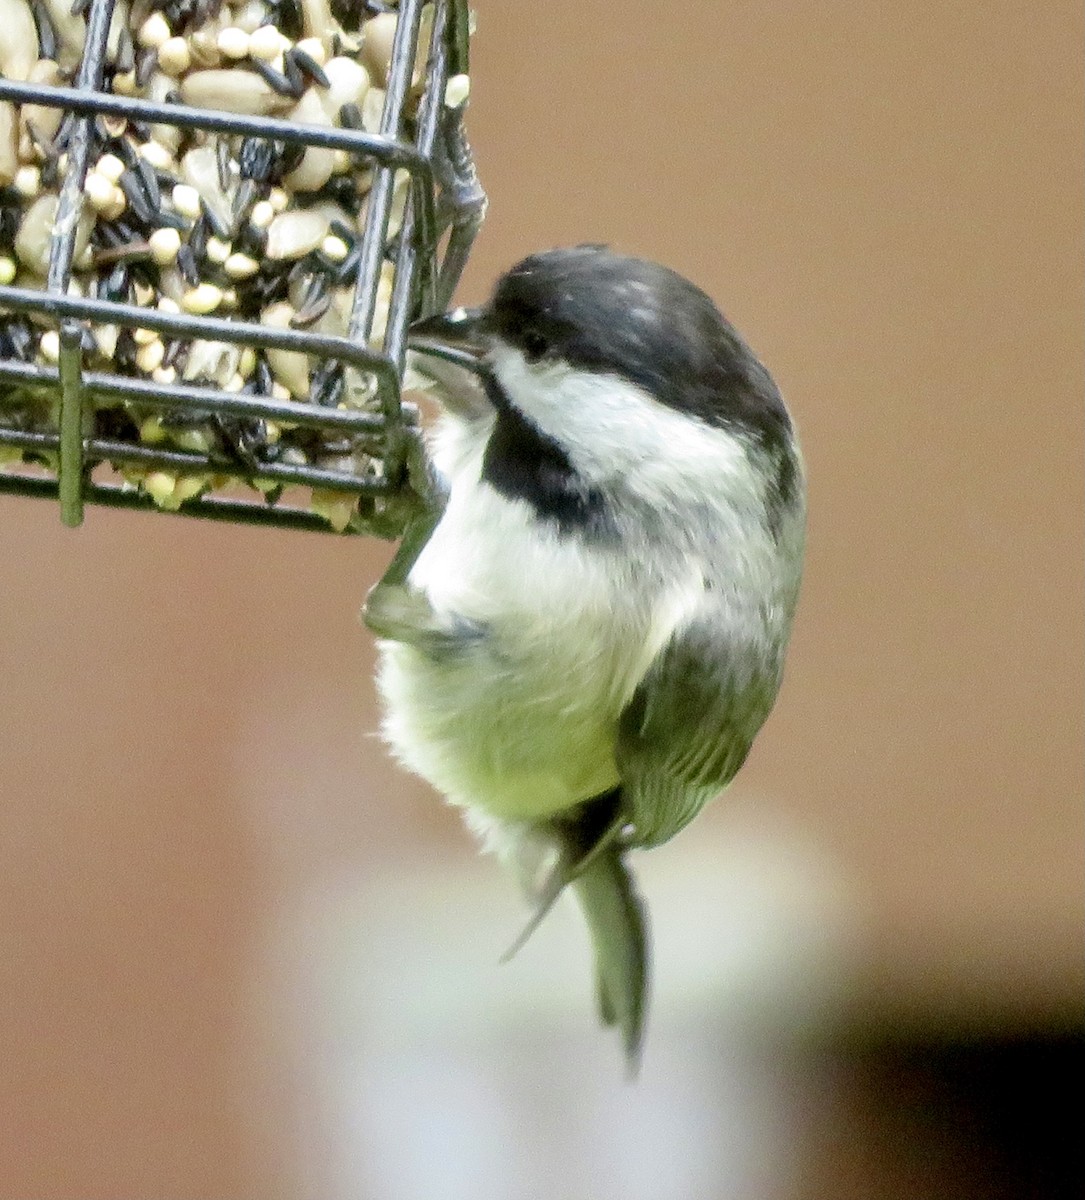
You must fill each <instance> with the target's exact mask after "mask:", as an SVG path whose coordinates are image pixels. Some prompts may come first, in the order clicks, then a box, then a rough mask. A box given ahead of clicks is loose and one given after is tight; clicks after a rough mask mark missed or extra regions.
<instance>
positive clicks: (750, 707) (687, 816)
mask: <svg viewBox="0 0 1085 1200" xmlns="http://www.w3.org/2000/svg"><path fill="white" fill-rule="evenodd" d="M733 628H734V622H733V620H731V621H725V620H724V619H723V612H722V607H721V601H720V600H719V599H718V598H714V593H712V592H706V593H705V595H704V597H703V599H702V601H701V603H700V605H699V606H698V608H697V610H696V611H695V612H694V613H693V615H692V617H691V618H690V619H689V620H687V621H686V622H684V623H683V625H682V626H681V627H680V628H679V629H678V630H677V631H676V632H675V633H674V634H673V635H672V637H671V639H670V641H668V642H667V643H666V645H664V647H663V649H662V650H661V651H660V652H659V654H658V655H657V656H656V658H655V660H654V661H653V662H652V664H651V666H650V667H649V668H648V671H647V672H646V674H645V676H644V678H643V679H642V680H641V682H640V683H639V684H638V686H637V688H636V691H635V692H634V693H633V696H632V698H631V699H630V701H629V703H628V704H627V705H626V707H625V710H624V711H623V712H622V714H621V718H620V721H619V729H618V743H617V749H616V758H617V762H618V772H619V775H620V777H621V781H622V784H621V788H622V807H623V809H624V811H625V813H626V815H627V817H628V821H629V824H630V825H631V826H632V827H633V828H632V831H631V833H630V834H629V836H628V837H627V839H626V841H627V844H632V845H639V846H655V845H658V844H659V843H661V842H665V841H667V840H668V839H669V838H671V837H673V836H674V835H675V834H676V833H677V832H678V831H679V830H680V829H681V828H682V827H683V826H684V825H686V824H688V823H689V822H690V821H691V820H692V819H693V818H694V817H695V816H696V815H697V813H698V812H699V811H700V810H701V808H702V807H703V806H704V805H705V804H706V803H707V802H708V801H709V800H710V799H712V797H713V796H715V795H717V794H718V793H719V792H720V791H721V790H722V789H723V788H724V787H725V786H726V785H727V784H728V783H729V782H730V781H731V779H732V777H733V776H734V774H735V772H736V771H737V770H738V769H739V767H741V766H742V763H743V760H744V759H745V758H746V755H747V753H748V752H749V749H750V746H751V744H752V743H753V739H754V735H755V734H756V733H757V731H758V729H760V727H761V725H762V723H763V722H764V720H765V718H766V717H767V716H768V714H769V711H770V710H771V708H772V705H773V701H774V700H775V698H776V692H777V691H778V689H779V685H780V674H781V665H780V661H779V656H778V655H777V654H776V653H774V652H773V647H772V646H771V645H770V644H769V643H768V642H767V641H764V640H763V639H759V637H758V636H757V631H755V630H751V631H750V636H749V637H748V638H747V639H745V640H743V639H742V638H736V637H735V636H734V634H733ZM729 630H730V631H732V632H728V631H729Z"/></svg>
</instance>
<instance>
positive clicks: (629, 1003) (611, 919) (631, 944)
mask: <svg viewBox="0 0 1085 1200" xmlns="http://www.w3.org/2000/svg"><path fill="white" fill-rule="evenodd" d="M571 882H572V886H573V891H574V892H575V893H576V897H577V900H578V901H579V902H580V907H581V908H582V909H583V910H584V916H585V918H586V919H587V922H588V928H589V930H590V931H591V939H592V946H593V948H594V950H595V974H596V986H597V989H598V996H599V1012H600V1015H601V1016H602V1018H603V1021H604V1023H605V1024H607V1025H615V1026H617V1027H618V1029H619V1031H620V1032H621V1035H622V1042H623V1044H624V1046H625V1054H626V1059H627V1061H628V1063H629V1069H630V1072H631V1073H632V1074H636V1071H637V1068H638V1066H639V1065H640V1052H641V1045H642V1043H643V1040H644V1022H645V1016H646V1014H647V1009H648V974H649V955H648V917H647V911H646V908H645V904H644V901H643V900H642V899H641V898H640V895H639V893H638V892H637V886H636V882H635V881H634V879H633V875H632V872H631V871H630V870H629V867H628V865H627V864H626V861H625V855H624V853H623V851H622V848H621V847H620V846H617V845H611V846H608V847H607V848H606V849H604V850H602V851H600V852H599V853H598V854H596V855H594V856H593V857H592V858H591V860H590V861H589V862H588V863H587V864H586V865H585V866H584V868H583V869H582V870H581V871H579V872H578V873H577V874H576V875H574V877H573V879H572V881H571Z"/></svg>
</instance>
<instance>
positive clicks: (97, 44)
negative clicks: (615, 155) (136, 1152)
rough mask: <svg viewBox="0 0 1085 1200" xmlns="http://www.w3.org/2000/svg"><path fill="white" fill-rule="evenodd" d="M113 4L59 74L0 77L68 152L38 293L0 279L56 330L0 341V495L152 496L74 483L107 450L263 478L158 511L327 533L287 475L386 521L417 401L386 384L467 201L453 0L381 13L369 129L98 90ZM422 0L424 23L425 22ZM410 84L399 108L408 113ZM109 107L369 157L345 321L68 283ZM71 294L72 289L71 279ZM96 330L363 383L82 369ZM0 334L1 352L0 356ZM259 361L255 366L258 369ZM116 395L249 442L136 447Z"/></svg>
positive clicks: (461, 241) (4, 310)
mask: <svg viewBox="0 0 1085 1200" xmlns="http://www.w3.org/2000/svg"><path fill="white" fill-rule="evenodd" d="M114 2H115V0H90V4H89V6H87V7H86V10H85V13H86V41H85V47H84V50H83V53H82V57H81V59H80V61H79V64H78V69H77V71H76V73H75V77H74V79H73V81H72V82H73V86H71V87H62V86H49V85H44V84H39V83H29V82H20V81H14V80H11V79H6V78H0V104H3V103H4V102H10V103H11V104H14V105H22V104H34V105H44V106H48V107H50V108H59V109H61V110H62V112H63V113H64V116H63V120H62V123H61V126H60V131H61V132H60V133H59V134H58V137H61V136H62V137H63V144H64V149H65V151H66V153H67V156H68V157H67V170H66V172H65V174H64V176H63V179H62V180H60V181H59V185H58V197H57V204H56V218H55V222H54V225H53V232H52V235H51V238H50V244H49V254H48V267H47V276H46V278H45V280H44V286H43V287H42V288H41V289H40V290H39V289H37V288H31V287H25V286H10V285H3V286H0V314H6V315H5V316H4V317H2V318H0V320H3V321H5V322H11V321H13V319H15V318H13V316H12V315H13V314H15V315H16V316H18V315H24V316H25V317H26V318H28V319H29V320H30V321H32V322H34V325H35V327H36V328H40V327H42V326H45V327H47V328H53V329H55V330H56V331H57V336H58V341H57V342H56V343H55V345H56V347H57V352H56V355H55V365H54V364H53V363H50V362H41V361H35V359H39V360H40V358H41V354H40V353H38V354H35V355H34V356H33V357H32V356H30V355H29V354H26V353H18V352H16V351H15V349H14V348H13V347H12V346H11V345H7V346H6V347H5V346H4V345H3V344H2V343H0V492H5V493H9V494H19V495H29V496H40V497H51V498H54V499H59V503H60V511H61V518H62V520H63V521H64V523H65V524H67V525H70V526H75V525H78V524H80V523H81V521H82V519H83V508H84V505H85V504H86V503H94V504H104V505H110V506H113V507H124V508H139V509H154V508H155V507H156V506H155V501H154V499H153V498H152V496H150V495H148V494H147V493H146V492H144V491H141V490H139V489H138V488H137V487H135V486H133V485H131V484H125V483H119V482H116V481H113V480H95V479H92V477H91V473H92V471H94V470H95V469H96V468H98V467H99V466H101V465H102V464H108V466H109V467H112V468H114V469H116V470H121V471H123V470H124V468H125V467H127V468H129V469H130V470H131V469H135V471H136V472H140V471H142V472H144V473H146V472H155V471H163V472H170V473H172V474H173V475H174V476H176V477H177V478H182V477H196V478H197V479H208V478H212V479H214V480H215V490H216V491H217V490H219V488H220V487H221V486H222V485H224V484H225V485H226V486H229V485H230V484H238V483H240V484H246V483H248V484H251V483H254V482H257V481H258V482H259V484H260V485H261V487H262V489H263V491H264V492H265V493H270V494H265V495H260V493H259V492H253V493H252V497H253V498H252V499H247V498H240V497H231V496H222V495H214V494H197V495H194V496H192V497H191V498H187V499H185V500H184V502H183V503H180V505H179V507H175V511H179V512H180V513H182V514H185V515H191V516H199V517H208V518H214V519H218V520H226V521H236V522H242V523H251V524H264V525H274V526H286V527H293V528H304V529H313V530H328V529H330V528H331V525H330V524H329V523H328V521H327V520H326V519H325V518H324V517H322V516H320V515H318V514H317V513H315V512H313V511H311V510H309V509H307V508H305V507H303V506H302V505H299V504H290V503H286V502H280V501H279V496H280V494H281V492H282V490H283V489H284V488H287V487H295V486H302V487H308V488H313V489H319V490H320V491H321V492H323V493H326V494H334V495H336V496H339V497H345V498H347V499H348V500H349V503H350V511H351V516H350V520H349V523H348V524H347V525H346V528H345V529H341V530H340V531H342V532H354V533H359V532H361V533H369V534H374V535H377V536H383V537H395V536H398V535H399V534H400V533H401V532H402V528H403V524H404V521H405V514H406V513H407V512H408V511H409V509H410V506H411V502H412V495H411V492H410V485H409V482H408V480H407V472H406V462H407V455H408V450H409V446H410V442H411V439H412V438H415V437H417V425H418V414H417V411H416V410H414V409H413V407H412V406H411V405H409V404H405V403H404V402H403V400H402V398H401V385H402V379H403V372H404V365H405V358H406V341H407V329H408V327H409V326H410V324H411V323H412V322H413V321H414V320H416V319H419V318H421V317H424V316H427V315H429V314H430V313H433V312H438V311H443V310H444V309H445V308H446V307H447V305H448V302H449V300H450V298H451V295H452V293H453V291H454V289H455V287H456V284H457V282H458V279H459V276H460V273H461V271H462V269H463V266H464V264H465V262H466V259H467V256H468V253H469V251H470V248H471V244H472V242H473V240H474V237H475V235H476V233H477V231H478V228H479V226H480V224H481V222H482V217H483V212H484V208H485V196H484V194H483V192H482V191H481V188H480V187H479V184H478V179H477V175H476V173H475V170H474V165H473V162H472V159H471V155H470V150H469V147H468V145H467V141H466V138H465V135H464V130H463V112H464V106H463V104H462V103H460V104H456V105H453V104H450V103H448V102H446V86H447V84H448V81H449V79H451V78H453V77H454V76H457V75H466V74H467V66H468V64H467V43H468V20H469V17H468V13H467V9H466V4H465V0H434V2H433V3H432V5H425V6H424V5H423V4H422V2H421V0H401V3H400V4H399V5H398V7H397V8H395V9H394V10H392V11H395V12H396V14H397V19H396V25H395V34H394V39H393V42H392V47H391V53H390V58H389V67H388V74H387V86H386V89H385V95H384V101H383V107H382V109H381V113H380V122H379V130H378V131H377V132H367V131H366V130H365V129H361V128H347V127H340V126H334V125H328V126H317V125H310V124H302V123H299V122H297V121H295V120H290V119H284V118H282V117H277V116H264V115H239V114H235V113H232V112H223V111H216V110H212V109H209V108H198V107H192V106H188V105H185V104H180V103H172V102H169V103H158V102H155V101H151V100H147V99H143V98H139V97H136V96H132V95H122V94H117V93H116V92H114V91H112V90H110V89H109V86H108V76H109V65H110V64H109V62H108V56H107V39H108V37H109V34H110V25H111V21H112V19H113V9H114ZM197 2H198V0H197ZM77 5H78V0H77ZM208 7H211V5H209V6H208ZM362 7H363V8H364V9H365V10H366V11H367V12H369V13H373V12H376V11H389V10H390V9H391V6H389V5H384V4H380V5H366V4H363V5H362ZM426 9H429V12H428V13H426V17H427V20H423V14H424V12H425V10H426ZM430 18H431V19H430ZM427 37H428V45H426V44H425V39H426V38H427ZM42 57H45V56H44V55H43V56H42ZM416 64H423V65H422V66H421V67H420V66H419V65H416ZM419 74H420V75H421V91H420V93H419V91H418V87H417V86H416V87H415V88H414V91H413V96H412V75H413V76H414V77H415V80H417V79H418V76H419ZM409 97H411V101H410V102H411V103H412V104H414V103H416V104H417V108H416V109H413V111H412V112H410V113H408V111H407V110H408V102H409ZM109 119H113V120H114V121H115V122H116V121H120V122H127V123H131V126H133V127H136V128H139V127H140V123H142V124H143V125H144V126H148V125H151V124H153V125H156V126H173V127H175V128H177V129H179V130H182V131H189V130H195V131H204V132H205V133H206V134H211V135H218V136H219V137H220V138H222V139H225V138H244V139H256V141H257V142H258V143H260V144H266V145H282V146H285V147H297V148H300V149H298V150H295V155H296V154H298V153H301V154H304V152H305V150H306V149H307V148H309V147H323V148H328V149H331V150H341V151H345V152H347V154H349V155H351V156H352V163H353V166H352V168H351V170H352V171H356V170H358V169H359V164H364V165H365V167H367V168H368V169H370V170H371V172H372V182H371V185H370V188H369V192H368V198H367V199H366V200H365V202H364V203H365V208H364V214H365V215H364V220H359V222H358V226H359V227H358V231H357V235H356V241H355V242H354V244H352V245H351V247H350V250H351V255H352V258H353V260H354V263H355V264H356V278H355V279H354V280H348V284H349V286H351V287H352V288H353V297H352V300H351V303H350V308H349V320H348V321H347V322H346V324H347V328H346V331H345V333H343V334H329V333H326V332H320V331H318V330H313V329H310V328H291V327H273V326H270V325H268V324H264V323H261V322H259V321H258V320H252V319H244V318H234V317H230V316H218V315H212V314H209V313H199V312H191V311H168V310H160V309H158V308H153V307H152V308H149V307H142V306H141V305H140V304H133V303H126V302H120V301H118V300H116V299H110V298H103V297H102V296H100V295H97V294H96V295H93V296H91V295H80V294H78V291H79V289H78V288H76V289H73V288H72V287H71V283H72V278H73V263H74V262H75V259H76V238H77V233H78V230H79V225H80V217H81V214H82V212H83V210H84V205H85V204H86V194H85V185H86V180H87V174H88V169H89V166H90V155H91V146H92V142H93V140H94V137H93V135H94V132H95V129H96V128H100V127H99V126H96V122H101V121H103V120H109ZM408 131H409V132H408ZM220 169H221V168H220ZM401 170H403V171H406V172H407V173H408V177H407V182H406V184H405V186H406V189H407V195H406V200H405V207H404V209H403V213H402V219H401V223H400V228H399V231H398V233H397V234H396V235H395V236H394V237H392V238H391V239H390V238H389V236H388V230H389V221H390V214H391V211H392V204H393V194H394V188H395V182H396V181H395V175H396V172H398V171H401ZM9 190H10V189H9ZM2 195H3V193H2V192H0V197H2ZM359 207H361V202H359ZM107 261H108V256H107ZM386 261H387V262H388V263H389V264H390V271H391V290H390V295H389V296H387V321H386V324H385V327H384V330H383V334H381V335H380V336H379V337H377V338H376V339H373V338H372V337H371V334H372V332H373V328H374V314H375V312H376V308H377V297H378V288H379V285H380V283H381V272H382V266H383V265H384V264H385V262H386ZM352 265H353V264H352ZM73 290H74V291H75V292H76V294H71V293H72V292H73ZM102 326H108V327H117V328H119V329H121V330H127V331H131V332H132V333H134V332H135V331H151V333H152V334H153V335H161V337H162V338H163V339H169V340H170V341H171V342H175V341H181V342H183V343H185V344H186V345H189V346H190V345H191V344H192V343H194V342H196V341H207V342H214V343H226V344H227V345H230V346H238V347H249V348H251V350H252V351H254V352H259V353H265V352H267V351H273V352H274V351H292V352H296V353H299V354H303V355H306V356H308V361H309V362H310V363H316V364H317V366H316V368H315V370H314V375H315V372H316V371H319V370H323V371H324V374H325V378H327V377H328V372H337V371H341V372H342V375H343V377H345V378H348V379H351V380H353V381H354V383H355V389H356V390H358V389H359V388H361V389H362V390H364V393H365V402H364V403H359V404H356V405H352V406H351V405H343V404H341V403H340V404H336V405H332V406H329V405H328V404H327V403H322V402H321V401H320V398H319V397H317V398H314V397H313V396H311V395H309V396H306V397H305V398H299V397H297V396H296V395H291V398H289V399H284V398H280V397H277V396H276V395H274V394H271V393H270V392H269V391H267V390H266V389H258V388H257V386H256V385H255V384H254V383H253V382H252V381H250V382H249V383H248V384H247V385H246V386H245V387H243V388H241V389H234V390H226V389H225V388H224V387H223V386H221V385H220V386H206V385H204V384H203V383H200V382H198V381H196V382H185V381H180V382H177V381H174V382H170V383H161V382H155V381H154V380H153V379H149V378H146V377H140V375H139V374H138V373H132V374H126V373H123V371H118V370H117V369H116V365H115V364H114V368H113V369H111V370H92V369H88V366H87V362H86V351H87V346H88V335H89V336H90V337H93V332H92V331H93V330H94V329H95V328H98V327H102ZM89 344H90V345H91V346H94V345H95V343H94V342H93V341H92V342H90V343H89ZM5 349H6V350H8V351H11V352H8V353H4V350H5ZM268 377H269V376H268V372H267V371H265V372H264V379H265V382H266V379H267V378H268ZM279 390H280V392H281V391H282V390H283V389H279ZM30 395H33V396H36V397H37V410H38V412H39V413H40V412H41V411H42V409H43V407H44V408H45V409H46V410H48V411H50V412H51V413H52V417H51V418H50V419H49V420H47V421H45V422H42V421H41V419H40V418H39V419H38V420H37V421H36V422H30V421H28V420H26V419H25V398H26V397H27V396H30ZM131 406H135V407H136V409H137V410H138V411H142V412H151V413H155V414H163V416H162V420H163V421H164V422H168V421H170V420H172V421H174V422H175V423H181V424H183V423H185V422H191V421H193V420H196V419H198V420H199V421H201V422H209V423H211V425H212V426H213V427H215V428H217V429H219V430H234V431H236V430H239V429H244V430H247V431H248V434H249V436H248V440H247V441H245V442H244V443H243V444H240V445H235V444H232V443H231V442H230V439H229V438H225V437H224V438H223V439H222V440H221V442H220V441H219V440H218V439H216V441H215V444H214V445H212V446H211V447H210V448H205V449H202V450H201V449H188V448H183V447H178V446H176V445H174V446H169V447H167V446H165V445H162V444H145V443H144V442H143V441H142V440H141V438H140V437H139V435H138V432H137V434H136V435H135V436H132V434H131V431H130V430H128V431H122V432H121V434H118V431H117V429H116V428H111V427H110V424H109V422H108V421H107V420H106V419H105V418H104V417H103V415H102V414H103V413H109V412H114V413H116V412H118V411H119V412H121V413H122V414H123V413H126V412H128V411H130V409H131ZM268 422H272V423H274V424H275V425H276V426H278V427H283V428H287V429H298V430H301V431H304V433H305V436H307V437H309V438H311V439H314V444H316V445H318V446H320V445H324V444H326V445H328V446H331V447H339V448H340V449H342V448H343V447H344V446H346V447H351V454H352V455H353V458H352V460H351V464H350V465H349V466H348V467H346V468H344V467H343V466H342V465H341V463H337V464H336V465H335V466H334V467H329V466H327V465H321V464H320V462H319V461H316V462H314V461H302V462H298V461H277V459H276V456H275V454H274V453H273V452H272V450H271V449H269V444H268V443H267V442H266V440H265V439H263V438H262V437H261V434H260V430H262V429H265V428H266V427H267V423H268ZM43 423H44V425H45V427H44V428H43V427H42V425H43ZM122 423H123V420H122ZM115 424H116V421H114V425H115ZM254 430H255V431H256V432H255V433H253V431H254ZM360 447H362V448H364V453H363V452H362V451H361V450H359V448H360ZM5 448H7V450H6V453H5ZM297 457H298V456H297V455H295V459H296V458H297ZM5 460H6V463H5ZM13 460H19V461H13ZM355 460H358V461H360V462H361V463H362V466H359V465H358V461H355ZM25 462H30V463H32V464H34V465H35V469H36V471H37V473H36V474H31V473H28V471H27V470H26V467H25ZM43 468H44V470H43Z"/></svg>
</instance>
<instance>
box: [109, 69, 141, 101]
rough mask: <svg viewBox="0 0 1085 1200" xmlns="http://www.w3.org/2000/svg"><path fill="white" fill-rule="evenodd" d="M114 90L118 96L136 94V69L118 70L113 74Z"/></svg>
mask: <svg viewBox="0 0 1085 1200" xmlns="http://www.w3.org/2000/svg"><path fill="white" fill-rule="evenodd" d="M113 91H114V92H116V93H117V95H118V96H134V95H135V94H136V73H135V71H118V72H117V73H116V75H114V76H113Z"/></svg>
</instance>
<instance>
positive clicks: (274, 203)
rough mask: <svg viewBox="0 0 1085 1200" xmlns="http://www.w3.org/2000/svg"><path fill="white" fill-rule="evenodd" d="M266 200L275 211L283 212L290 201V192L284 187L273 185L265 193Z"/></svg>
mask: <svg viewBox="0 0 1085 1200" xmlns="http://www.w3.org/2000/svg"><path fill="white" fill-rule="evenodd" d="M267 200H268V203H269V204H270V205H271V207H272V208H273V209H274V210H275V211H276V212H277V213H281V212H285V211H286V207H287V205H288V204H289V203H290V193H289V192H288V191H287V190H286V188H281V187H273V188H272V189H271V191H270V192H268V194H267Z"/></svg>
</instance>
